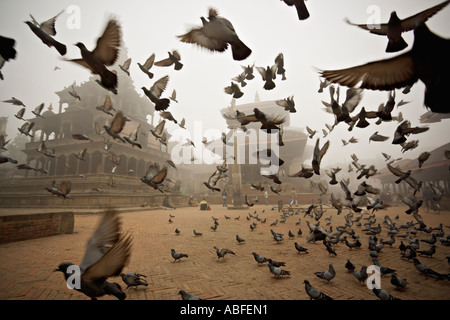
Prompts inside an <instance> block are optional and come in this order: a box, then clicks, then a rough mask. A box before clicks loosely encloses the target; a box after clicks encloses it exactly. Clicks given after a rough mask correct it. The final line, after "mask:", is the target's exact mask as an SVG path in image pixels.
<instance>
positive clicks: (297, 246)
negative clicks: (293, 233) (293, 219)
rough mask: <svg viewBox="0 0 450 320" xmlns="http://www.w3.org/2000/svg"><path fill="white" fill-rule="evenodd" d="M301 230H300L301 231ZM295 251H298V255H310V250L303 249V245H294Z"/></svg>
mask: <svg viewBox="0 0 450 320" xmlns="http://www.w3.org/2000/svg"><path fill="white" fill-rule="evenodd" d="M299 230H300V229H299ZM294 246H295V249H296V250H297V251H298V253H302V252H304V253H308V249H306V248H304V247H302V246H301V245H299V244H298V243H297V242H295V243H294Z"/></svg>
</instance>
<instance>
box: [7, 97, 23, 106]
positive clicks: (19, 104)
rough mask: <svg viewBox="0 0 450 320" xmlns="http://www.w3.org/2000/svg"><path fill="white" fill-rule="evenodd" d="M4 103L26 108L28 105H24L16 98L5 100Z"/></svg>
mask: <svg viewBox="0 0 450 320" xmlns="http://www.w3.org/2000/svg"><path fill="white" fill-rule="evenodd" d="M3 102H5V103H11V104H13V105H15V106H23V107H25V108H26V105H24V104H23V102H22V101H20V100H19V99H17V98H14V97H12V98H11V99H8V100H4V101H3Z"/></svg>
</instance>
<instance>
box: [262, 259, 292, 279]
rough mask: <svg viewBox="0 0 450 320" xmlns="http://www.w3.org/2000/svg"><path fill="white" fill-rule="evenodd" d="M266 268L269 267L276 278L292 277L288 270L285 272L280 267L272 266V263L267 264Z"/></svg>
mask: <svg viewBox="0 0 450 320" xmlns="http://www.w3.org/2000/svg"><path fill="white" fill-rule="evenodd" d="M266 266H268V267H269V270H270V273H272V274H273V275H274V277H279V276H289V275H291V273H290V271H287V270H283V269H281V268H280V267H275V266H274V265H272V264H271V263H270V262H269V263H267V264H266Z"/></svg>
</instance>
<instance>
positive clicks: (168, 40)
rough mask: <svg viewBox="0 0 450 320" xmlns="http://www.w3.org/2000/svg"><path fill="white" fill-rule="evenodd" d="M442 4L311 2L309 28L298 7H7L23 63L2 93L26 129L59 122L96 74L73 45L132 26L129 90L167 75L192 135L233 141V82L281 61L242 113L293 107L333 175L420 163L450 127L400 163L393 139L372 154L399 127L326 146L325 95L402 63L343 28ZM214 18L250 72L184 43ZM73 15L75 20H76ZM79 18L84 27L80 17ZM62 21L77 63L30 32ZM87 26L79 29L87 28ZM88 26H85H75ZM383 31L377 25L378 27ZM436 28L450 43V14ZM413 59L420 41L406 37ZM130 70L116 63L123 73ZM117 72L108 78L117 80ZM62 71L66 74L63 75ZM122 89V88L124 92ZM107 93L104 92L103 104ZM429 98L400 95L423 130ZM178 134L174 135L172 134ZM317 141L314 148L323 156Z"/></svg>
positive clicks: (15, 63) (127, 32) (0, 109)
mask: <svg viewBox="0 0 450 320" xmlns="http://www.w3.org/2000/svg"><path fill="white" fill-rule="evenodd" d="M440 2H442V1H441V0H438V1H421V0H415V1H409V0H408V1H406V0H403V1H398V0H397V1H374V0H370V1H365V0H352V1H350V0H349V1H335V0H310V1H307V2H306V5H307V7H308V10H309V12H310V15H311V16H310V18H309V19H307V20H305V21H299V20H298V18H297V14H296V12H295V9H294V8H293V7H288V6H287V5H285V4H284V3H283V2H281V1H279V0H227V1H223V0H222V1H219V0H216V1H214V0H189V1H186V0H164V1H156V0H151V1H136V0H133V1H111V0H109V1H74V0H72V1H29V0H27V1H25V0H2V1H1V2H0V34H1V35H2V36H6V37H10V38H14V39H15V40H16V46H15V48H16V50H17V57H16V59H15V60H11V61H9V62H6V63H5V65H4V67H3V68H2V70H1V71H2V73H3V75H4V78H5V79H4V80H3V81H0V101H3V100H7V99H10V98H11V97H13V96H14V97H16V98H18V99H20V100H22V101H23V102H24V103H25V104H26V105H27V111H26V114H25V118H33V117H32V116H33V115H32V114H31V110H33V109H34V108H35V107H36V106H37V105H39V104H40V103H42V102H44V103H45V110H47V107H48V105H49V104H50V103H52V104H53V107H54V109H53V110H54V112H57V110H58V97H57V95H56V94H54V92H55V91H60V90H62V89H63V88H64V87H66V86H70V85H71V84H72V83H73V82H74V81H76V83H77V84H80V83H82V82H84V81H87V80H88V79H89V77H90V73H89V71H88V70H87V69H84V68H82V67H80V66H78V65H76V64H74V63H71V62H67V61H65V59H75V58H79V57H80V52H79V49H78V48H77V47H75V46H74V45H73V44H75V43H76V42H83V43H84V44H85V45H86V47H87V48H88V49H90V50H92V49H93V48H94V47H95V43H96V41H97V38H98V37H99V36H100V35H101V33H102V32H103V30H104V27H105V23H106V21H107V19H108V18H109V17H111V16H114V17H116V18H117V19H118V20H119V21H120V23H121V26H122V31H123V42H124V44H125V46H126V47H127V50H128V56H129V57H131V58H132V64H131V69H130V73H131V78H132V79H133V81H134V84H135V87H136V91H137V92H138V93H139V94H141V95H142V94H143V92H142V90H141V89H140V88H141V87H142V86H146V87H150V86H151V85H152V84H153V82H154V81H156V80H157V79H159V78H160V77H162V76H164V75H169V77H170V80H169V84H168V87H167V89H166V91H165V93H164V94H163V95H164V96H169V95H170V93H171V92H172V90H173V89H176V91H177V99H178V101H179V103H174V102H171V105H170V107H169V109H168V111H171V112H172V114H173V115H174V117H175V118H177V119H180V120H181V118H183V117H184V118H185V119H186V128H187V129H188V130H189V131H190V132H194V129H193V123H194V121H202V127H203V130H207V129H208V128H218V129H220V130H223V131H225V130H226V123H225V120H224V119H223V118H222V117H221V115H220V112H219V111H220V109H222V108H224V107H227V106H229V105H230V101H231V96H230V95H227V94H226V93H225V92H224V87H226V86H228V85H230V83H231V81H232V80H231V79H232V78H233V77H234V76H237V75H238V74H239V73H241V72H242V68H241V66H246V65H252V64H253V63H255V66H262V67H266V66H268V65H272V64H273V63H274V59H275V57H276V56H277V55H278V54H279V53H280V52H282V53H283V54H284V59H285V69H286V70H287V71H286V77H287V80H286V81H281V79H280V77H278V78H277V79H276V80H275V83H276V88H275V89H273V90H270V91H266V90H264V89H263V81H262V79H261V77H260V75H259V73H258V72H257V70H256V69H255V71H254V75H255V79H253V80H251V81H249V82H248V85H247V86H246V87H244V88H242V91H243V92H244V96H243V97H242V98H240V99H237V100H236V104H237V105H238V106H239V104H246V103H251V102H253V101H254V99H255V94H256V93H258V95H259V98H260V100H261V101H267V100H276V99H283V98H286V97H288V96H292V95H294V99H295V103H296V109H297V113H295V114H291V126H293V127H302V128H304V127H305V126H306V125H308V126H309V127H311V128H313V129H316V130H318V131H319V133H318V134H317V135H316V137H321V145H323V143H325V142H326V141H327V140H330V141H331V145H330V149H329V151H328V153H327V155H326V156H325V157H324V159H323V164H324V165H332V164H333V163H335V162H338V163H341V162H349V159H350V154H352V153H356V154H358V155H359V157H360V158H361V159H367V158H373V157H377V158H381V157H382V156H381V152H387V153H390V154H392V155H393V157H398V156H403V157H405V158H406V157H408V158H411V159H413V158H415V157H417V156H418V155H419V154H420V153H421V152H423V151H431V150H432V149H434V148H436V147H439V146H440V145H442V144H444V143H447V142H449V140H450V139H449V136H450V135H449V133H450V130H449V121H450V120H444V121H443V122H441V123H437V124H431V125H428V126H430V130H429V131H427V132H425V133H422V134H420V135H418V136H415V137H412V138H409V139H411V140H413V139H414V140H415V139H418V140H419V147H418V148H416V149H414V150H413V151H407V152H406V153H405V154H403V155H402V153H401V147H400V146H398V145H392V144H391V140H392V139H389V140H388V141H386V142H383V143H380V142H378V143H376V142H371V143H370V144H369V143H368V139H369V137H370V135H371V134H372V133H374V132H375V131H379V133H380V134H383V135H387V136H390V137H392V136H393V133H394V131H395V128H396V127H397V125H398V123H397V122H395V121H394V122H391V123H382V124H381V125H378V126H377V125H375V124H374V121H370V122H371V125H370V126H369V127H367V128H364V129H359V128H354V129H353V131H351V132H349V131H347V125H345V124H340V125H338V126H337V127H336V128H335V129H334V131H333V132H331V133H330V134H329V135H328V136H327V137H326V138H322V133H321V130H322V128H325V123H328V124H332V123H333V122H334V116H333V115H331V114H328V113H326V112H325V111H324V106H323V105H322V102H321V101H322V100H324V101H327V102H329V101H330V96H329V92H328V88H327V89H325V90H324V92H323V93H321V94H320V93H318V92H317V90H318V88H319V75H318V73H317V70H316V68H319V69H340V68H345V67H351V66H355V65H359V64H364V63H367V62H369V61H374V60H380V59H386V58H389V57H393V56H395V55H399V54H401V53H402V52H397V53H393V54H389V53H386V52H385V51H384V50H385V47H386V44H387V38H386V37H380V36H377V35H373V34H370V33H369V32H367V31H364V30H362V29H359V28H357V27H354V26H351V25H349V24H347V23H345V22H344V19H345V18H346V17H347V18H349V19H350V20H351V21H352V22H354V23H366V22H367V21H368V20H369V19H373V18H374V17H375V16H378V14H379V17H380V20H381V22H387V20H388V19H389V15H390V13H391V11H393V10H396V11H397V14H398V16H399V17H400V18H405V17H407V16H410V15H413V14H415V13H417V12H419V11H422V10H424V9H426V8H429V7H431V6H433V5H436V4H438V3H440ZM209 7H214V8H216V9H217V10H218V12H219V15H221V16H223V17H225V18H227V19H228V20H230V21H231V22H232V23H233V25H234V28H235V30H236V32H237V34H238V35H239V37H240V38H241V40H242V41H243V42H244V43H246V44H247V46H249V47H250V48H251V49H252V51H253V52H252V54H251V55H250V56H249V57H248V58H247V59H246V60H244V61H234V60H233V59H232V56H231V50H230V49H229V50H227V51H225V52H222V53H211V52H209V51H207V50H205V49H201V48H199V47H196V46H194V45H191V44H187V43H182V42H180V41H179V40H178V39H177V37H176V35H181V34H184V33H185V32H186V31H188V30H189V28H190V27H192V26H200V25H201V21H200V17H201V16H206V15H207V12H208V8H209ZM68 8H69V9H75V11H73V10H71V11H70V12H67V11H66V10H67V9H68ZM78 9H79V16H78V15H77V13H78V12H77V11H76V10H78ZM61 10H65V11H64V12H63V14H61V15H60V16H59V18H58V20H57V21H56V30H57V35H56V36H55V39H56V40H58V41H60V42H62V43H64V44H66V45H67V49H68V52H67V54H66V55H65V56H64V57H61V56H59V55H58V53H57V51H56V50H55V49H54V48H48V47H46V46H45V45H44V44H43V43H42V42H41V41H40V40H39V39H38V38H37V37H36V36H35V35H34V34H33V33H32V32H31V30H30V29H29V27H28V26H27V25H26V24H25V23H24V21H26V20H30V17H29V14H32V15H33V16H34V17H35V18H36V19H37V20H38V21H39V22H42V21H44V20H47V19H49V18H51V17H53V16H54V15H56V14H57V13H59V12H60V11H61ZM78 18H79V20H78ZM76 21H79V25H76V24H74V22H76ZM372 21H373V20H372ZM427 25H428V26H429V27H430V29H431V30H432V31H433V32H435V33H437V34H438V35H440V36H441V37H445V38H449V37H450V28H449V26H450V6H448V7H446V8H444V9H443V10H442V11H441V12H439V13H437V14H436V15H435V16H433V17H432V18H431V19H430V20H429V21H428V22H427ZM403 37H404V39H405V40H406V42H407V43H408V44H409V46H408V48H406V49H405V50H404V51H406V50H410V48H411V45H412V42H413V33H412V32H408V33H405V34H403ZM174 49H176V50H178V51H179V53H180V55H181V62H182V63H183V64H184V67H183V69H182V70H180V71H175V70H173V68H171V67H168V68H162V67H156V66H153V68H152V72H154V73H155V77H154V78H153V79H152V80H150V79H148V77H147V76H146V75H145V74H143V73H142V72H141V71H140V70H139V68H138V66H137V64H136V63H137V62H140V63H143V62H145V60H146V59H147V58H148V57H149V56H150V54H152V53H155V55H156V61H157V60H160V59H163V58H165V57H167V52H168V51H172V50H174ZM122 62H123V61H118V63H122ZM118 63H116V64H115V66H113V67H112V68H110V69H117V70H118V72H121V70H120V69H119V68H118V66H117V65H118ZM55 66H58V67H60V68H61V70H57V71H54V70H53V69H54V67H55ZM119 85H120V83H119ZM346 89H347V88H346V87H342V88H341V100H340V102H343V100H344V98H345V90H346ZM107 93H108V92H107V91H105V94H107ZM423 93H424V86H423V84H422V83H420V82H417V83H416V84H415V85H414V87H413V88H412V90H411V92H410V93H409V94H407V95H403V94H402V93H401V90H397V91H396V102H398V101H400V100H401V99H404V100H407V101H412V102H411V103H409V104H407V105H405V106H401V107H400V108H398V109H396V110H394V112H393V114H394V115H396V114H397V113H398V111H401V112H402V113H403V117H404V118H405V119H408V120H410V121H411V124H412V125H413V126H415V125H420V124H419V117H420V115H421V114H423V113H425V112H426V111H427V109H426V108H425V107H424V106H423ZM387 99H388V92H384V91H382V92H379V91H369V90H366V91H364V98H363V100H362V102H361V103H360V105H359V106H358V108H357V110H356V111H355V113H356V112H358V111H359V110H360V108H361V107H362V106H365V107H366V110H373V109H376V108H378V106H379V105H380V104H381V103H385V102H386V101H387ZM18 110H19V107H18V106H14V105H10V104H6V103H3V102H0V116H8V117H9V120H10V121H9V123H8V130H7V133H8V135H9V137H8V138H11V139H13V138H14V137H15V136H16V134H17V133H18V131H17V127H18V126H20V125H21V124H22V122H20V121H19V120H16V119H15V118H14V114H15V113H16V112H17V111H18ZM175 126H176V125H173V124H171V123H168V124H167V125H166V127H167V128H168V130H169V132H170V131H171V130H172V129H176V127H175ZM352 136H354V137H356V138H358V139H359V140H360V142H359V143H357V144H352V145H347V146H345V147H342V142H341V139H349V138H350V137H352ZM314 143H315V139H312V140H311V139H310V140H309V142H308V144H310V145H313V144H314Z"/></svg>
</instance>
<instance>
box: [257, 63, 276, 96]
mask: <svg viewBox="0 0 450 320" xmlns="http://www.w3.org/2000/svg"><path fill="white" fill-rule="evenodd" d="M256 70H258V72H259V74H260V75H261V77H262V79H263V81H264V86H263V88H264V89H266V90H272V89H273V88H275V87H276V85H275V82H274V81H273V80H275V79H276V77H277V65H276V64H274V65H273V66H267V68H264V67H256Z"/></svg>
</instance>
